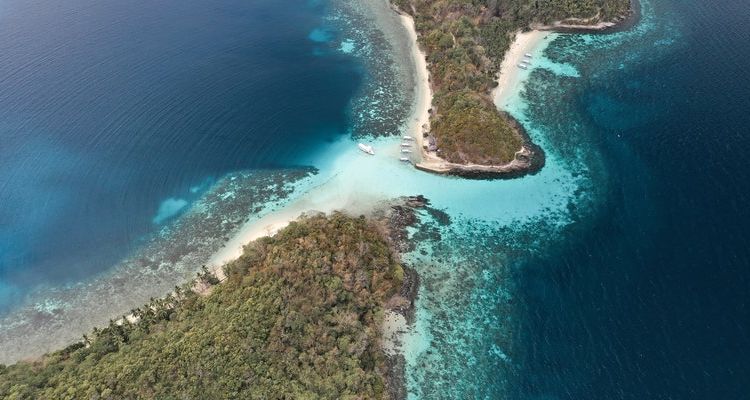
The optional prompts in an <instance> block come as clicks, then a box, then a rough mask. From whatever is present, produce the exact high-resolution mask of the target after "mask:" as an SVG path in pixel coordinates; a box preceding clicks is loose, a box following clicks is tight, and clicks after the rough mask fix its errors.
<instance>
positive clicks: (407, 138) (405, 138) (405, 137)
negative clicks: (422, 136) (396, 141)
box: [404, 135, 414, 140]
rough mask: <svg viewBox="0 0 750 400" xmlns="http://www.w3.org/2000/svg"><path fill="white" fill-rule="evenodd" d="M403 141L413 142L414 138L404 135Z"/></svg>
mask: <svg viewBox="0 0 750 400" xmlns="http://www.w3.org/2000/svg"><path fill="white" fill-rule="evenodd" d="M404 140H414V138H413V137H411V136H409V135H404Z"/></svg>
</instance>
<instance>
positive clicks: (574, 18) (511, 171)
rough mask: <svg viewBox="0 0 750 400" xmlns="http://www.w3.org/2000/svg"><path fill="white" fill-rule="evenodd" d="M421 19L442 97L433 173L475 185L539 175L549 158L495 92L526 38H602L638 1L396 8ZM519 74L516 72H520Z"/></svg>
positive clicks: (415, 1) (432, 136)
mask: <svg viewBox="0 0 750 400" xmlns="http://www.w3.org/2000/svg"><path fill="white" fill-rule="evenodd" d="M393 5H394V8H395V9H396V11H397V12H400V13H402V14H406V15H408V16H410V17H411V18H413V28H412V27H411V26H409V25H410V24H407V28H412V29H415V30H416V33H417V40H418V43H419V45H420V48H421V50H423V51H424V52H425V53H426V54H425V58H426V68H427V69H428V70H429V86H430V89H431V90H432V93H434V96H433V97H432V100H431V108H430V109H429V123H427V124H424V125H423V126H421V127H420V130H421V132H419V133H418V135H417V136H418V137H419V139H421V143H422V148H423V152H422V161H421V162H419V163H417V164H416V167H417V168H419V169H422V170H425V171H429V172H436V173H443V174H450V175H459V176H464V177H474V178H511V177H517V176H521V175H526V174H530V173H535V172H537V171H539V170H540V169H541V168H542V166H543V165H544V152H543V151H542V149H541V148H540V147H539V146H537V145H535V144H534V143H533V142H532V141H531V138H530V137H529V136H528V134H527V133H526V132H525V130H524V129H523V127H522V126H521V125H520V124H519V123H518V122H516V121H515V120H514V119H513V118H512V117H511V116H510V115H508V114H507V113H505V112H502V111H501V110H498V108H497V107H496V105H495V103H494V102H493V97H492V91H493V90H495V88H496V87H497V85H498V82H497V77H498V74H502V73H503V72H501V66H502V64H503V59H504V57H505V54H506V52H507V51H508V50H509V49H510V47H511V44H512V43H513V40H514V37H515V36H516V34H517V33H518V32H522V31H527V30H529V29H531V28H533V29H537V30H541V29H543V30H565V29H579V30H581V29H591V30H602V29H606V28H608V27H611V26H613V25H614V24H616V23H618V22H620V21H623V20H625V19H627V17H628V16H629V15H631V4H630V0H582V1H574V2H570V1H559V0H552V1H528V0H481V1H466V0H458V1H450V0H393ZM511 67H516V66H515V65H512V66H511Z"/></svg>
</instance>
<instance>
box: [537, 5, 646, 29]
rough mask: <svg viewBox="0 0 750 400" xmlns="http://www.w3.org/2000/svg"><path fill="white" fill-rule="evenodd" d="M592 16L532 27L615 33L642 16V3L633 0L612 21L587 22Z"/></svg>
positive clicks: (632, 24) (630, 25)
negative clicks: (625, 9) (626, 8)
mask: <svg viewBox="0 0 750 400" xmlns="http://www.w3.org/2000/svg"><path fill="white" fill-rule="evenodd" d="M594 18H597V19H598V16H595V17H592V18H588V19H585V18H569V19H567V20H561V21H554V22H553V23H552V24H549V25H545V24H540V23H533V24H531V25H530V28H531V29H533V30H539V31H548V32H557V33H582V34H596V33H602V34H606V33H614V32H620V31H624V30H627V29H630V28H631V27H633V26H634V25H635V24H637V23H638V21H639V20H640V18H641V4H640V2H639V1H638V0H631V1H630V7H629V8H628V10H627V11H626V12H624V13H622V14H620V15H618V16H617V17H615V19H613V20H611V21H601V22H597V23H596V24H587V23H585V22H586V21H587V20H589V19H594ZM566 21H567V22H566ZM575 21H581V23H575Z"/></svg>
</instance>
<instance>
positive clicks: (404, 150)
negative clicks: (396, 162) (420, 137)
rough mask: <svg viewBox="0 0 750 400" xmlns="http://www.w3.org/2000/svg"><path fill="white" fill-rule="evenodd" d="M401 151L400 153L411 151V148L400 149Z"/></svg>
mask: <svg viewBox="0 0 750 400" xmlns="http://www.w3.org/2000/svg"><path fill="white" fill-rule="evenodd" d="M401 152H402V153H411V150H409V149H401Z"/></svg>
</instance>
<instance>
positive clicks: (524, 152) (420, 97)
mask: <svg viewBox="0 0 750 400" xmlns="http://www.w3.org/2000/svg"><path fill="white" fill-rule="evenodd" d="M392 8H393V9H394V11H395V12H397V13H398V14H399V16H400V17H401V22H402V23H403V25H404V28H406V31H407V32H408V35H409V40H410V45H411V57H412V60H413V62H414V66H415V74H416V78H417V79H416V83H417V86H416V91H415V92H416V93H415V108H414V111H413V114H412V117H411V118H410V119H411V121H412V123H414V124H415V126H412V127H410V128H408V129H407V131H406V132H408V133H409V134H410V135H412V136H413V137H414V138H415V139H416V142H417V145H418V147H419V157H420V159H419V160H418V162H416V163H414V167H415V168H416V169H418V170H421V171H425V172H431V173H436V174H441V175H452V176H459V177H462V178H468V179H511V178H517V177H521V176H524V175H528V174H534V173H536V172H539V170H541V169H542V167H543V166H544V162H545V157H544V151H543V150H542V149H541V147H539V146H537V145H536V144H534V143H533V142H532V141H531V138H530V137H529V135H528V134H527V132H526V130H525V129H523V126H522V125H521V124H520V123H519V122H518V121H516V120H515V119H514V118H513V117H511V116H510V115H509V114H508V113H506V112H505V111H504V110H503V107H501V106H500V103H498V102H497V99H496V93H503V94H504V95H507V94H509V93H514V91H516V90H517V89H518V88H519V86H520V84H521V83H522V82H523V80H525V78H526V77H525V76H523V77H520V76H519V74H518V70H519V68H518V67H517V64H518V63H520V61H521V60H522V58H523V55H524V53H527V52H534V50H535V49H536V48H537V47H539V45H540V44H541V43H542V40H543V39H544V38H546V37H547V36H548V35H549V34H551V33H550V32H543V31H531V33H519V34H517V35H516V38H515V39H514V41H513V44H512V45H511V46H510V48H509V49H508V50H507V51H506V54H505V56H504V58H503V62H502V64H501V67H500V71H499V75H498V79H497V80H496V82H497V83H498V85H497V86H496V88H495V89H494V90H493V91H492V93H491V94H490V95H491V96H492V98H493V99H495V101H494V103H495V107H496V108H497V109H498V112H500V113H501V114H502V115H503V117H504V118H505V119H506V120H508V121H509V122H510V124H511V125H512V126H513V128H514V130H516V132H518V133H519V135H521V138H522V140H523V143H524V144H523V146H522V147H521V148H520V149H519V150H518V151H517V152H516V156H515V158H514V160H513V161H511V162H509V163H507V164H503V165H480V164H456V163H451V162H448V161H446V160H444V159H442V158H440V157H439V156H438V155H437V154H434V153H432V152H429V151H427V150H426V146H425V143H424V135H425V133H426V132H429V126H430V121H429V119H430V110H431V107H432V97H433V94H432V87H431V85H430V79H429V70H428V69H427V61H426V55H425V53H424V51H422V49H421V48H420V47H419V42H418V41H417V31H416V27H415V24H414V18H413V17H412V16H411V15H408V14H406V13H404V12H403V11H401V10H399V9H398V8H397V7H395V6H393V7H392Z"/></svg>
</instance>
